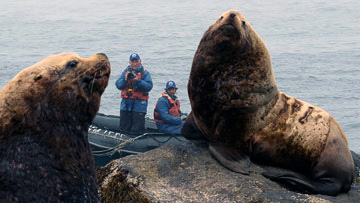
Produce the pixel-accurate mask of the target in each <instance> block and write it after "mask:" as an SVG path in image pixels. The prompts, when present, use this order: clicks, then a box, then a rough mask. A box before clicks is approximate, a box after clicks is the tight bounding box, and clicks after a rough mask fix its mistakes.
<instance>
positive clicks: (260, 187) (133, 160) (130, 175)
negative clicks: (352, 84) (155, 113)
mask: <svg viewBox="0 0 360 203" xmlns="http://www.w3.org/2000/svg"><path fill="white" fill-rule="evenodd" d="M353 156H354V162H355V164H356V165H357V168H356V179H355V183H354V184H353V185H352V188H351V190H350V191H349V192H348V193H344V194H340V195H338V196H337V197H331V196H326V195H308V194H301V193H297V192H294V191H291V190H290V189H288V188H285V187H283V186H281V185H279V184H277V183H275V182H272V181H270V180H269V179H266V178H264V177H263V176H262V175H261V172H263V171H264V170H269V169H271V170H279V169H275V168H273V167H260V166H258V165H255V164H252V166H251V171H252V172H251V174H250V175H248V176H247V175H241V174H238V173H234V172H231V171H229V170H227V169H226V168H224V167H223V166H221V165H220V164H219V163H218V162H217V161H216V160H215V159H213V158H212V157H211V155H210V154H209V152H208V149H207V145H206V143H195V144H194V143H191V142H186V143H183V144H178V145H164V146H162V147H160V148H157V149H155V150H152V151H148V152H146V153H143V154H140V155H136V156H134V155H133V156H127V157H124V158H121V159H118V160H114V161H112V162H111V163H109V164H108V165H106V166H105V167H103V168H99V169H98V170H97V173H98V186H99V193H100V194H99V195H100V200H101V201H102V202H358V201H359V199H360V178H359V175H360V174H359V173H360V172H359V166H360V157H359V156H358V155H357V154H355V153H354V154H353Z"/></svg>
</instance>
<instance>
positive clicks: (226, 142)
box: [183, 10, 354, 195]
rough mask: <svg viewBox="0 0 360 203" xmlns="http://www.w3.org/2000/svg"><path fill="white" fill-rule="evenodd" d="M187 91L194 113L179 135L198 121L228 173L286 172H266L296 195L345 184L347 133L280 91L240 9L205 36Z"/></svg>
mask: <svg viewBox="0 0 360 203" xmlns="http://www.w3.org/2000/svg"><path fill="white" fill-rule="evenodd" d="M188 93H189V98H190V102H191V107H192V117H193V118H191V117H190V119H189V121H188V122H186V123H185V125H184V127H183V128H184V129H183V132H191V131H192V129H193V125H194V123H195V124H196V125H197V126H198V128H199V129H200V131H201V132H202V134H203V135H204V136H205V137H206V139H207V140H209V149H210V152H211V154H212V155H213V156H214V157H215V158H216V159H217V160H218V161H219V162H220V163H221V164H223V165H224V166H225V167H227V168H229V169H230V170H232V171H235V172H239V173H243V174H249V170H248V167H249V165H250V160H251V161H252V162H255V163H259V164H263V165H265V164H266V165H270V166H276V167H282V168H286V169H290V170H291V171H290V172H289V173H270V172H267V173H264V174H263V175H264V176H265V177H267V178H270V179H271V180H274V181H277V182H281V183H284V184H287V185H294V186H295V189H296V190H299V191H301V192H306V193H319V194H325V195H337V194H339V193H341V192H347V191H348V190H349V189H350V185H351V183H352V181H353V178H354V176H353V172H354V165H353V160H352V157H351V153H350V150H349V147H348V142H347V139H346V137H345V135H344V132H343V131H342V129H341V128H340V126H339V125H338V123H337V122H336V121H335V119H334V118H333V117H332V116H331V115H329V114H328V113H327V112H325V111H324V110H322V109H320V108H318V107H316V106H314V105H311V104H309V103H306V102H304V101H301V100H298V99H295V98H293V97H291V96H288V95H286V94H285V93H282V92H279V91H278V89H277V87H276V83H275V79H274V74H273V69H272V65H271V58H270V54H269V51H268V49H267V48H266V46H265V44H264V42H263V40H262V39H261V38H260V37H259V35H258V34H257V33H256V32H255V30H254V29H253V28H252V27H251V25H250V23H249V22H248V21H247V20H246V18H245V17H244V16H243V15H242V14H241V13H239V12H238V11H234V10H230V11H228V12H226V13H224V14H222V15H221V16H220V17H219V18H218V19H217V20H216V22H215V23H214V24H213V25H211V26H210V27H209V29H208V30H207V31H206V32H205V33H204V35H203V37H202V39H201V41H200V44H199V46H198V49H197V51H196V53H195V56H194V60H193V64H192V68H191V73H190V79H189V83H188ZM191 119H193V120H191ZM183 135H184V137H186V138H189V139H192V135H191V134H186V133H184V134H183ZM195 138H198V135H196V136H195ZM292 171H293V172H294V173H292Z"/></svg>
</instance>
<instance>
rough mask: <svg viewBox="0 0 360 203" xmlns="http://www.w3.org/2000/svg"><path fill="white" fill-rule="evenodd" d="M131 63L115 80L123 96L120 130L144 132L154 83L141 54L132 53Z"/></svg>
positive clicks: (133, 132)
mask: <svg viewBox="0 0 360 203" xmlns="http://www.w3.org/2000/svg"><path fill="white" fill-rule="evenodd" d="M129 64H130V65H129V66H128V67H127V68H126V69H125V70H124V71H123V72H122V74H121V76H120V78H118V79H117V81H116V82H115V85H116V87H117V88H118V89H119V90H121V98H122V99H121V105H120V131H121V132H126V133H132V134H142V133H144V131H145V115H146V112H147V106H148V99H149V92H150V90H151V89H152V88H153V83H152V79H151V75H150V73H149V71H147V70H146V69H145V68H144V67H143V65H142V64H141V60H140V56H139V54H137V53H133V54H131V55H130V58H129Z"/></svg>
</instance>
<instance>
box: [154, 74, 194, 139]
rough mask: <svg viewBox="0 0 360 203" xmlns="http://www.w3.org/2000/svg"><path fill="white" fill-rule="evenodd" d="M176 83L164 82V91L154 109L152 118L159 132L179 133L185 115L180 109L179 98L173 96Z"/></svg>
mask: <svg viewBox="0 0 360 203" xmlns="http://www.w3.org/2000/svg"><path fill="white" fill-rule="evenodd" d="M176 90H177V88H176V84H175V82H174V81H168V82H167V83H166V88H165V92H163V93H162V94H161V97H160V98H159V99H158V101H157V102H156V105H155V109H154V120H155V122H156V126H157V128H158V130H159V131H160V132H163V133H166V134H181V128H182V126H183V125H184V123H185V119H186V117H187V114H186V113H182V112H181V110H180V100H179V99H178V98H177V97H176V96H175V93H176Z"/></svg>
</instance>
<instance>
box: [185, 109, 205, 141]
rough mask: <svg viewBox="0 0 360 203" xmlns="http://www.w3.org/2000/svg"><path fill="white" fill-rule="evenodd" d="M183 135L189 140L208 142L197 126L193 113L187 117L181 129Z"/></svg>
mask: <svg viewBox="0 0 360 203" xmlns="http://www.w3.org/2000/svg"><path fill="white" fill-rule="evenodd" d="M181 135H182V136H183V137H185V138H186V139H188V140H206V138H205V136H204V135H203V134H202V133H201V131H200V129H199V128H198V126H197V125H196V123H195V120H194V117H193V115H192V112H190V114H189V115H188V116H187V118H186V121H185V123H184V125H183V127H182V128H181Z"/></svg>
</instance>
